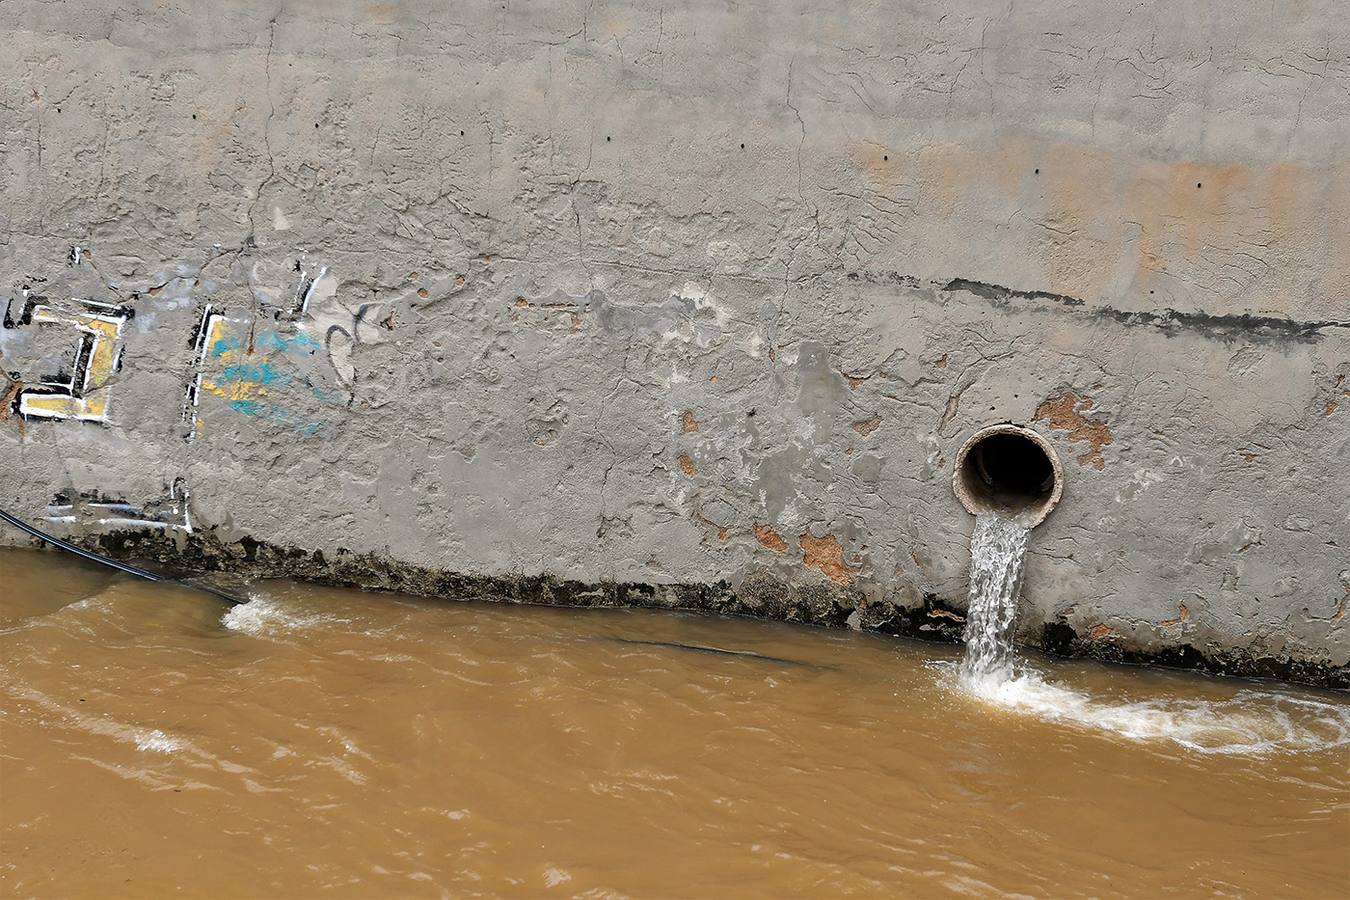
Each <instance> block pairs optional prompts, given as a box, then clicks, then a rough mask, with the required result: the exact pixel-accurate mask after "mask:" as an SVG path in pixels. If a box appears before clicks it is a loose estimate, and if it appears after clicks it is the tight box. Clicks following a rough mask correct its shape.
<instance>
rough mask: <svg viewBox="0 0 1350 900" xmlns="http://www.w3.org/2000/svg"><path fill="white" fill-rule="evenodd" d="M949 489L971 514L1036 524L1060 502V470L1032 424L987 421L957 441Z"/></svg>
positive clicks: (1050, 451)
mask: <svg viewBox="0 0 1350 900" xmlns="http://www.w3.org/2000/svg"><path fill="white" fill-rule="evenodd" d="M952 490H953V491H954V492H955V493H956V498H957V499H958V500H960V501H961V505H962V506H964V507H965V508H966V510H967V511H968V512H969V513H970V514H971V515H979V514H980V513H996V514H998V515H1001V516H1006V517H1008V518H1011V519H1016V520H1018V521H1019V522H1021V523H1022V524H1024V525H1026V526H1027V527H1028V528H1035V527H1036V526H1037V525H1039V524H1041V523H1042V522H1044V521H1045V517H1046V516H1048V515H1050V511H1051V510H1052V509H1054V508H1055V504H1056V503H1058V502H1059V497H1060V494H1062V493H1063V491H1064V469H1063V467H1062V466H1061V465H1060V464H1059V457H1058V456H1056V455H1055V450H1054V448H1053V447H1051V446H1050V444H1049V442H1048V441H1046V439H1045V438H1043V437H1041V436H1040V435H1039V434H1037V433H1036V432H1034V431H1032V430H1031V429H1030V428H1023V427H1022V426H1020V425H1010V424H1003V425H990V426H989V427H987V428H981V429H980V430H979V431H977V432H975V433H974V434H973V435H971V436H970V438H969V439H968V440H967V441H966V442H965V443H964V444H962V445H961V449H960V450H959V451H958V452H957V454H956V471H955V472H953V473H952Z"/></svg>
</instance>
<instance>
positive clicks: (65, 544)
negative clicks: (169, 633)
mask: <svg viewBox="0 0 1350 900" xmlns="http://www.w3.org/2000/svg"><path fill="white" fill-rule="evenodd" d="M0 519H4V520H5V521H6V522H8V523H9V524H11V525H13V526H14V527H15V528H18V529H19V530H20V531H25V532H27V533H28V534H31V535H32V536H33V537H35V538H37V539H38V540H42V541H46V542H47V543H49V544H51V545H53V546H55V547H60V548H61V549H62V550H65V551H67V552H69V553H74V554H75V555H76V556H80V557H83V558H84V559H87V560H89V561H90V562H96V563H98V564H99V565H102V566H109V567H110V568H113V569H116V570H118V571H119V572H125V573H127V574H128V575H135V576H136V577H137V578H144V579H145V580H146V581H163V582H168V583H169V584H178V585H182V586H183V587H185V588H191V589H192V590H196V591H201V592H202V593H206V594H211V595H212V596H215V597H219V598H220V599H222V600H225V601H227V602H229V603H232V604H234V605H235V606H238V605H239V604H241V603H243V602H244V601H243V600H240V599H239V598H238V597H232V596H230V595H229V594H227V593H225V592H224V591H218V590H216V589H215V588H213V587H210V586H209V585H205V584H196V583H193V582H191V581H180V580H178V579H177V578H166V577H164V576H163V575H156V574H155V573H154V572H147V571H146V570H145V569H142V568H139V567H137V566H133V565H131V563H124V562H118V561H117V560H115V559H109V558H108V557H106V556H102V555H100V554H98V553H94V552H93V551H91V550H85V549H84V548H83V547H77V546H75V545H74V544H72V543H70V542H69V541H63V540H61V539H60V538H59V537H55V536H54V535H50V534H48V533H47V532H45V531H42V530H41V529H38V528H34V527H33V526H32V525H29V524H28V523H27V522H25V521H24V520H23V519H20V518H18V517H17V516H12V515H10V514H9V513H7V512H5V511H4V510H3V509H0Z"/></svg>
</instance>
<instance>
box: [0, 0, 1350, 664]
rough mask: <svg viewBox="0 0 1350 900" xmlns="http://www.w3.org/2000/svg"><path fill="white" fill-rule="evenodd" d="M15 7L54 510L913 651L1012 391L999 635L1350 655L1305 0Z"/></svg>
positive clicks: (11, 115) (0, 16)
mask: <svg viewBox="0 0 1350 900" xmlns="http://www.w3.org/2000/svg"><path fill="white" fill-rule="evenodd" d="M0 37H2V38H3V44H4V46H5V47H6V53H5V56H6V64H5V74H4V76H3V78H2V79H0V125H2V126H3V127H2V128H0V154H2V155H3V182H2V183H0V197H2V198H3V204H2V205H0V290H3V291H4V292H5V293H4V294H3V295H0V306H3V307H4V308H5V309H6V312H5V321H4V328H3V329H0V354H3V358H2V359H0V368H3V369H4V370H5V371H6V372H7V373H8V378H9V380H8V381H6V382H3V383H0V392H3V393H4V397H3V403H2V404H0V406H2V408H3V411H0V459H2V460H3V467H2V469H0V503H2V504H3V508H5V509H8V510H10V511H11V512H14V513H16V514H18V515H21V516H24V517H25V518H28V519H29V520H31V521H34V522H35V523H36V524H38V525H41V526H43V527H47V528H49V529H51V530H53V531H56V532H59V533H60V534H62V535H67V536H74V537H75V538H76V539H79V540H83V541H86V542H88V543H89V544H91V545H97V546H102V547H104V548H105V550H116V551H118V552H126V553H130V552H141V553H147V552H153V553H155V554H157V555H161V556H163V557H165V558H172V557H174V555H175V554H177V555H178V557H179V558H180V561H181V562H183V563H184V564H185V565H187V564H192V565H213V566H225V567H237V568H238V567H242V568H248V567H250V566H251V567H253V568H254V569H256V570H258V571H268V572H290V573H293V574H297V575H302V576H307V577H323V578H333V579H336V580H349V581H354V582H357V583H363V584H367V585H370V586H394V585H401V586H404V587H408V588H411V589H415V590H416V589H420V590H426V591H427V592H430V593H437V592H441V591H449V590H450V588H451V587H453V586H456V585H458V586H460V587H466V586H469V587H471V586H473V585H474V584H481V585H487V586H492V585H495V586H496V587H497V588H498V589H500V591H501V592H502V593H504V594H505V595H506V596H509V597H513V598H516V599H544V600H553V601H556V602H578V603H620V602H628V603H648V604H657V605H661V604H665V605H682V606H702V607H705V608H710V609H720V610H724V611H733V612H747V613H755V614H760V615H766V616H774V617H779V618H787V619H793V620H800V621H811V622H820V623H826V624H834V625H845V624H847V625H851V626H855V627H862V628H869V629H876V630H883V631H892V632H916V631H917V632H933V633H942V634H950V633H951V632H952V631H953V629H955V628H958V627H959V621H960V611H961V610H962V609H963V607H964V604H965V596H964V595H965V587H966V565H967V560H968V546H967V542H968V539H969V534H970V529H971V526H972V519H971V517H970V516H969V515H968V514H967V513H966V512H965V511H964V510H963V509H962V508H961V506H960V505H959V504H958V502H957V501H956V499H955V498H954V496H953V495H952V491H951V488H950V480H951V466H952V459H953V456H954V454H955V451H956V450H957V448H958V447H959V446H960V444H961V443H962V441H963V440H964V439H965V438H966V437H967V436H969V435H970V434H971V433H972V432H974V431H975V430H976V429H978V428H979V427H981V426H983V425H986V424H989V423H992V422H1000V421H1013V422H1018V423H1022V424H1026V425H1028V426H1030V427H1032V428H1034V429H1036V430H1037V431H1039V432H1040V433H1041V434H1043V435H1044V436H1045V437H1047V438H1048V439H1049V440H1050V441H1051V442H1052V444H1053V445H1054V446H1055V447H1056V448H1057V450H1058V453H1059V455H1060V457H1061V459H1062V460H1063V461H1064V466H1065V470H1066V481H1065V490H1064V497H1063V500H1062V502H1061V503H1060V505H1059V507H1058V509H1057V510H1056V511H1055V512H1054V513H1053V514H1052V515H1051V516H1050V518H1049V519H1048V520H1047V521H1046V522H1045V524H1043V525H1041V526H1040V527H1039V528H1037V529H1036V530H1035V531H1034V532H1033V534H1032V538H1031V549H1030V556H1029V559H1028V567H1027V575H1026V582H1025V588H1024V593H1023V601H1022V612H1021V618H1020V624H1019V629H1020V634H1021V636H1022V639H1023V640H1025V641H1027V642H1029V643H1032V644H1041V645H1045V646H1049V647H1051V648H1052V649H1058V650H1064V651H1067V652H1077V653H1092V654H1096V655H1098V656H1103V657H1106V658H1123V659H1133V658H1152V659H1163V660H1172V661H1178V662H1189V663H1196V664H1204V665H1212V666H1216V667H1219V668H1226V669H1228V670H1231V671H1243V672H1274V673H1278V674H1283V675H1286V676H1288V677H1295V678H1305V679H1309V680H1314V681H1321V682H1323V683H1327V684H1345V683H1347V681H1350V676H1347V668H1346V667H1347V663H1348V662H1350V635H1347V621H1346V616H1345V612H1346V606H1347V600H1348V598H1350V499H1348V495H1350V492H1348V490H1347V477H1346V473H1347V471H1350V381H1348V379H1347V376H1350V146H1347V142H1348V141H1350V52H1348V51H1350V27H1348V26H1347V24H1346V19H1345V17H1344V11H1343V10H1342V9H1341V8H1340V4H1338V3H1336V2H1334V0H1303V2H1298V3H1290V4H1283V5H1280V6H1279V7H1278V8H1270V7H1268V6H1266V5H1261V4H1254V3H1251V2H1247V0H1233V2H1220V0H1205V2H1187V3H1172V2H1161V0H1159V2H1142V3H1135V4H1120V3H1115V2H1110V0H1064V2H1059V3H1025V4H1011V3H1006V2H997V3H995V2H929V0H918V2H908V3H894V2H884V3H883V2H856V3H839V2H836V0H828V2H827V0H798V2H789V0H751V2H739V3H723V2H710V0H691V2H678V3H658V2H633V3H607V2H603V0H595V2H554V3H543V2H519V0H509V2H491V3H429V2H398V3H355V2H347V0H332V2H310V3H283V4H264V3H207V2H180V3H148V2H140V3H126V2H110V0H88V2H82V3H59V2H36V0H7V2H0ZM22 539H23V538H22V536H21V535H19V534H18V533H16V532H8V533H6V534H5V535H4V538H3V540H7V541H10V542H19V541H21V540H22ZM156 548H157V549H156Z"/></svg>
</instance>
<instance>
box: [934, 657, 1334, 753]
mask: <svg viewBox="0 0 1350 900" xmlns="http://www.w3.org/2000/svg"><path fill="white" fill-rule="evenodd" d="M961 684H962V686H963V688H964V689H965V690H966V691H967V692H968V693H971V694H972V695H974V696H976V697H978V698H980V699H981V700H984V701H987V702H989V703H993V704H996V705H997V706H1000V707H1003V708H1005V709H1008V710H1012V711H1014V712H1020V713H1029V714H1031V715H1034V716H1037V717H1038V718H1041V719H1044V720H1046V721H1050V722H1062V723H1072V724H1075V725H1081V726H1086V727H1088V728H1094V729H1098V730H1101V731H1108V732H1112V733H1114V734H1117V735H1120V736H1121V737H1124V738H1128V739H1130V740H1135V741H1159V740H1165V741H1171V742H1173V743H1176V744H1179V745H1181V746H1183V747H1187V748H1190V749H1191V750H1196V751H1199V752H1201V753H1223V754H1250V755H1259V754H1264V753H1301V752H1309V751H1317V750H1331V749H1334V748H1337V747H1344V746H1346V745H1347V744H1350V706H1345V705H1343V704H1342V705H1335V704H1331V703H1325V702H1322V701H1319V700H1314V699H1310V698H1304V697H1292V696H1289V695H1287V694H1283V693H1280V692H1278V691H1265V690H1259V689H1256V690H1240V691H1237V692H1236V693H1235V694H1234V695H1233V696H1232V697H1229V698H1227V699H1223V700H1193V699H1192V700H1183V699H1177V698H1170V699H1156V700H1154V699H1150V700H1142V701H1138V702H1134V703H1108V702H1103V701H1100V700H1096V699H1094V698H1093V697H1092V696H1090V695H1089V694H1087V693H1085V692H1083V691H1078V690H1074V689H1072V688H1068V687H1064V686H1063V685H1059V684H1056V683H1054V682H1051V681H1047V680H1046V679H1045V678H1044V677H1043V676H1042V675H1041V674H1040V673H1039V672H1036V671H1035V670H1026V671H1024V672H1022V673H1021V674H1018V675H1015V676H1013V677H1011V678H1008V679H1004V680H1001V681H1000V680H994V679H982V680H978V681H974V682H971V681H969V680H967V679H964V678H962V679H961Z"/></svg>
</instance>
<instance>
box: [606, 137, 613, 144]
mask: <svg viewBox="0 0 1350 900" xmlns="http://www.w3.org/2000/svg"><path fill="white" fill-rule="evenodd" d="M612 140H613V138H611V137H610V136H609V135H605V143H609V142H610V141H612Z"/></svg>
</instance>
